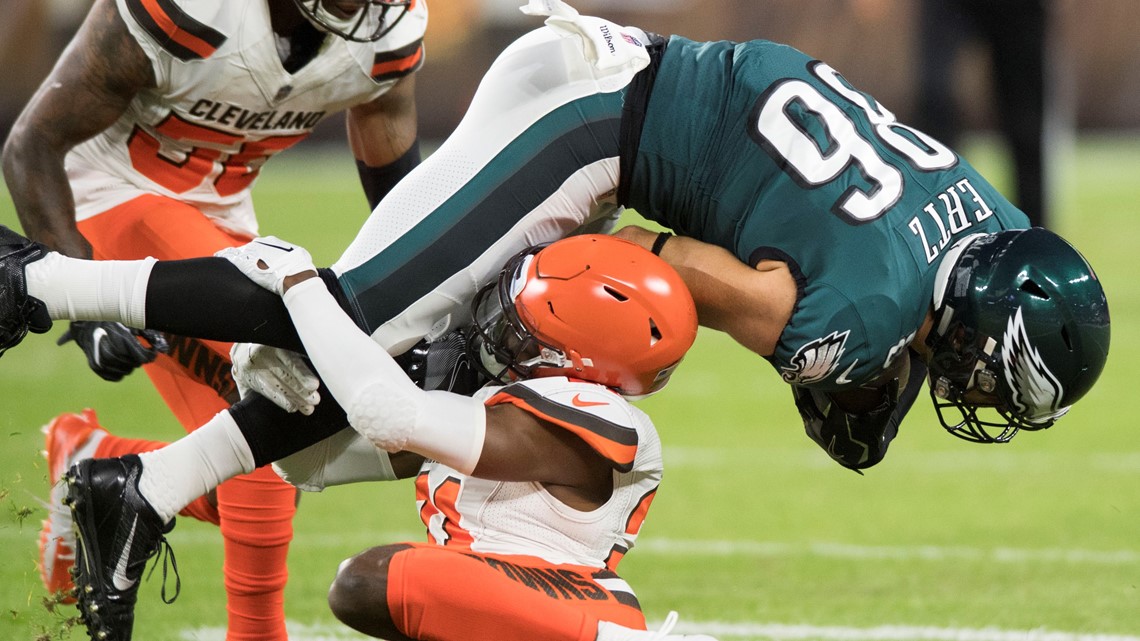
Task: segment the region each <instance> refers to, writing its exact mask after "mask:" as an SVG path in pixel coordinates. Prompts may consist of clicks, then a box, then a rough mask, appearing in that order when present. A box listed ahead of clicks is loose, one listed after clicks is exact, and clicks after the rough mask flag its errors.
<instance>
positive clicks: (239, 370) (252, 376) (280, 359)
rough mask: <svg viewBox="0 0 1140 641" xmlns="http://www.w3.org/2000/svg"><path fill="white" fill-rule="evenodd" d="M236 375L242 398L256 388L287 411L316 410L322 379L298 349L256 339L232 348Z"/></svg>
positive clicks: (310, 411) (237, 344) (310, 412)
mask: <svg viewBox="0 0 1140 641" xmlns="http://www.w3.org/2000/svg"><path fill="white" fill-rule="evenodd" d="M230 359H231V360H232V361H233V370H232V373H233V377H234V382H235V383H237V388H238V393H239V394H241V397H242V398H245V397H246V396H248V395H249V393H250V392H257V393H258V394H261V395H262V396H264V397H265V398H268V399H269V400H271V401H273V402H274V403H275V404H276V405H277V406H278V407H280V408H281V409H283V410H285V411H287V412H300V413H302V414H304V415H306V416H308V415H309V414H312V413H313V410H314V409H316V406H317V403H319V402H320V401H321V396H320V394H319V393H318V392H317V388H318V387H320V380H319V379H318V378H317V376H316V374H314V373H313V371H312V370H311V369H309V366H308V365H306V364H305V361H304V360H303V359H302V358H301V356H300V355H299V354H297V353H296V352H291V351H289V350H286V349H280V348H277V347H268V346H266V345H256V344H254V343H234V346H233V347H231V348H230Z"/></svg>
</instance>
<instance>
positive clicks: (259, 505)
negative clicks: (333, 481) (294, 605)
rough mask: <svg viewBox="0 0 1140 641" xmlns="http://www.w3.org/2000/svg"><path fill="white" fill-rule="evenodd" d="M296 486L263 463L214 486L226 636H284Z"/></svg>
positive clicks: (246, 640)
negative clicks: (222, 552) (219, 518)
mask: <svg viewBox="0 0 1140 641" xmlns="http://www.w3.org/2000/svg"><path fill="white" fill-rule="evenodd" d="M296 497H297V495H296V488H294V487H293V486H292V485H289V484H288V483H286V482H285V481H283V480H281V477H279V476H277V474H276V473H274V471H273V469H272V468H270V467H268V466H266V467H262V468H259V469H257V470H254V471H253V472H252V473H251V474H246V475H243V476H239V477H236V478H233V479H230V480H229V481H226V482H225V483H222V484H221V485H220V486H218V509H219V511H220V512H221V516H222V536H223V538H225V546H226V554H225V584H226V594H227V595H228V600H227V604H226V609H227V612H228V613H229V626H228V634H227V636H226V639H227V641H269V640H280V641H286V639H287V638H288V636H287V635H286V633H285V610H284V601H285V582H286V580H287V579H288V569H287V567H286V564H285V559H286V555H287V553H288V551H289V541H290V540H292V538H293V514H294V513H295V511H296Z"/></svg>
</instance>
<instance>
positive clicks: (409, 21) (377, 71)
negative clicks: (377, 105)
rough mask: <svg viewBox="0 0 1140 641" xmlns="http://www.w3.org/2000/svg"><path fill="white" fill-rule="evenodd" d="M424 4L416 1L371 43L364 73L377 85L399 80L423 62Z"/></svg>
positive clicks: (425, 25)
mask: <svg viewBox="0 0 1140 641" xmlns="http://www.w3.org/2000/svg"><path fill="white" fill-rule="evenodd" d="M427 15H428V14H427V3H426V2H424V1H423V0H416V2H413V3H412V6H411V7H410V8H409V9H408V11H407V13H405V14H404V15H403V16H401V17H400V21H399V22H397V23H396V26H394V27H393V28H392V30H391V31H389V32H388V33H386V34H384V37H383V38H380V39H379V40H377V41H376V42H374V43H372V54H371V55H372V57H371V60H367V61H365V63H366V64H367V65H369V70H368V74H369V75H370V76H371V77H372V80H373V81H374V82H376V83H377V84H380V83H384V82H388V81H392V80H399V79H400V78H403V77H404V76H407V75H410V74H412V73H415V71H416V70H418V69H419V68H420V67H421V66H423V64H424V32H425V30H426V29H427Z"/></svg>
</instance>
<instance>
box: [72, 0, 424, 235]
mask: <svg viewBox="0 0 1140 641" xmlns="http://www.w3.org/2000/svg"><path fill="white" fill-rule="evenodd" d="M116 2H117V4H118V8H119V13H120V14H121V16H122V17H123V20H124V21H125V22H126V24H127V26H128V27H129V28H130V31H131V34H132V35H134V37H135V39H136V40H137V41H138V43H139V44H140V45H141V46H142V48H143V50H144V51H145V52H146V54H147V56H148V57H149V58H150V61H151V66H152V68H153V69H154V74H155V77H156V78H157V81H158V82H157V87H156V88H155V89H152V90H147V91H144V92H141V93H140V94H138V95H137V96H136V97H135V99H134V100H133V101H132V102H131V104H130V106H129V107H128V109H127V111H126V113H125V114H123V116H122V117H121V118H120V119H119V120H118V121H117V122H116V123H115V124H114V125H112V126H111V127H110V128H108V129H107V130H106V131H104V132H102V133H101V134H99V135H98V136H96V137H94V138H92V139H91V140H88V141H86V142H84V143H83V144H81V145H79V146H77V147H76V148H75V149H73V150H72V151H71V153H70V154H69V155H68V157H67V160H66V166H67V170H68V178H69V179H70V181H71V184H72V189H73V190H74V193H75V205H76V217H77V219H79V220H83V219H85V218H89V217H91V216H94V215H96V214H99V213H101V212H103V211H106V210H107V209H109V208H111V207H114V206H116V205H119V204H121V203H123V202H126V201H127V200H130V199H132V198H135V197H137V196H139V195H141V194H146V193H151V194H159V195H162V196H167V197H170V198H175V199H177V200H180V201H183V202H186V203H188V204H190V205H192V206H194V207H196V208H198V209H200V210H201V211H202V212H203V213H205V214H206V215H207V216H210V217H211V218H212V219H214V220H215V222H216V223H217V224H219V225H220V226H222V227H225V228H227V229H231V230H234V231H238V232H243V233H247V234H251V235H253V234H256V233H257V221H256V218H255V217H254V212H253V204H252V201H251V198H250V188H251V187H252V185H253V182H254V180H255V179H256V178H257V175H258V171H259V170H260V168H261V165H262V164H264V163H265V161H266V160H267V159H268V158H269V157H271V156H272V155H274V154H276V153H278V152H280V151H282V150H284V149H286V148H288V147H291V146H292V145H294V144H296V143H297V142H299V141H301V140H303V139H304V138H305V137H306V136H308V135H309V133H310V132H311V131H312V129H313V127H314V126H315V125H316V124H317V123H318V122H320V121H321V120H322V119H323V118H325V117H326V116H328V115H331V114H334V113H337V112H339V111H342V110H344V109H346V108H348V107H350V106H353V105H357V104H361V103H364V102H368V101H370V100H373V99H375V98H376V97H378V96H380V95H381V94H383V93H384V92H385V91H387V90H388V89H389V88H390V87H391V86H392V85H393V84H395V83H396V81H397V80H399V79H400V78H401V77H403V76H406V75H408V74H410V73H412V72H414V71H415V70H416V69H418V68H419V67H420V65H421V64H422V62H423V44H422V41H423V35H424V29H425V28H426V26H427V5H426V1H425V0H417V1H416V2H414V3H413V7H412V8H411V9H410V10H409V11H408V13H407V14H406V15H404V16H403V17H402V18H401V19H400V21H399V22H398V23H397V24H396V26H395V28H393V29H392V30H391V31H390V32H389V33H388V34H386V35H385V36H384V37H383V38H381V39H380V40H378V41H376V42H371V43H358V42H349V41H346V40H344V39H343V38H340V37H337V36H333V35H329V36H327V37H326V38H325V39H324V42H323V44H322V45H321V47H320V49H319V51H318V53H317V54H316V56H315V57H314V58H313V59H312V60H310V61H309V62H308V63H307V64H305V65H304V66H303V67H301V68H300V69H299V70H297V71H296V72H295V73H289V72H287V71H285V68H284V67H283V65H282V62H281V58H280V55H279V53H278V48H277V36H276V35H275V34H274V33H273V30H272V28H271V26H270V20H269V8H268V5H267V3H266V2H265V0H251V1H241V2H235V1H233V0H163V1H162V2H152V1H149V0H116Z"/></svg>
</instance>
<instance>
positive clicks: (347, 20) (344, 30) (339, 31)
mask: <svg viewBox="0 0 1140 641" xmlns="http://www.w3.org/2000/svg"><path fill="white" fill-rule="evenodd" d="M414 1H415V0H365V1H364V2H363V4H362V5H361V7H360V9H359V10H357V11H356V12H354V13H353V14H352V15H350V16H344V17H342V16H339V15H337V14H336V13H334V12H332V11H330V10H329V9H328V8H326V7H325V6H324V0H293V3H294V4H295V5H297V9H299V10H300V11H301V14H302V15H304V16H305V18H307V19H308V20H309V22H311V23H313V26H315V27H317V28H318V29H320V30H321V31H325V32H328V33H331V34H333V35H336V36H339V37H341V38H344V39H345V40H348V41H350V42H375V41H377V40H379V39H380V38H383V37H384V36H385V35H387V34H388V32H389V31H391V30H392V29H393V28H395V27H396V24H397V23H399V22H400V20H401V19H403V17H404V16H405V15H407V13H408V10H409V8H410V7H411V5H412V4H413V3H414Z"/></svg>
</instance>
